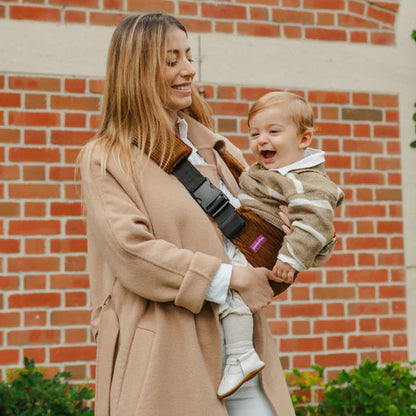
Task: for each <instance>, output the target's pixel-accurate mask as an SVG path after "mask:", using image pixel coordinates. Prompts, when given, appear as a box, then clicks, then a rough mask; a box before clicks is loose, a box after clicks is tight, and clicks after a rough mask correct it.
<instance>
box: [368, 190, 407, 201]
mask: <svg viewBox="0 0 416 416" xmlns="http://www.w3.org/2000/svg"><path fill="white" fill-rule="evenodd" d="M375 191H376V201H401V200H402V190H401V189H400V188H398V189H397V188H396V189H395V188H384V189H376V190H375Z"/></svg>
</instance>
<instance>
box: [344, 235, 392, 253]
mask: <svg viewBox="0 0 416 416" xmlns="http://www.w3.org/2000/svg"><path fill="white" fill-rule="evenodd" d="M346 246H347V249H348V250H386V249H387V239H386V238H385V237H381V236H377V237H368V236H367V237H349V238H347V244H346Z"/></svg>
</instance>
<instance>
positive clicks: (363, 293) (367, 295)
mask: <svg viewBox="0 0 416 416" xmlns="http://www.w3.org/2000/svg"><path fill="white" fill-rule="evenodd" d="M375 298H376V288H375V287H373V286H370V287H368V286H361V287H359V288H358V299H360V300H370V299H375Z"/></svg>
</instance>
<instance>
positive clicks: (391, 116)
mask: <svg viewBox="0 0 416 416" xmlns="http://www.w3.org/2000/svg"><path fill="white" fill-rule="evenodd" d="M386 122H387V123H398V122H399V112H398V111H397V110H386Z"/></svg>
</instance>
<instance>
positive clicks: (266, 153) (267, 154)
mask: <svg viewBox="0 0 416 416" xmlns="http://www.w3.org/2000/svg"><path fill="white" fill-rule="evenodd" d="M275 154H276V152H275V151H274V150H262V151H261V157H262V158H263V159H264V160H268V159H273V158H274V156H275Z"/></svg>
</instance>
